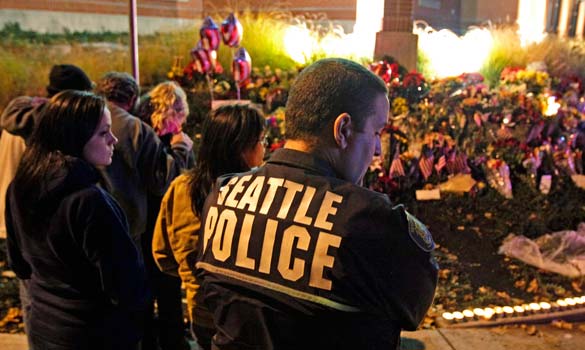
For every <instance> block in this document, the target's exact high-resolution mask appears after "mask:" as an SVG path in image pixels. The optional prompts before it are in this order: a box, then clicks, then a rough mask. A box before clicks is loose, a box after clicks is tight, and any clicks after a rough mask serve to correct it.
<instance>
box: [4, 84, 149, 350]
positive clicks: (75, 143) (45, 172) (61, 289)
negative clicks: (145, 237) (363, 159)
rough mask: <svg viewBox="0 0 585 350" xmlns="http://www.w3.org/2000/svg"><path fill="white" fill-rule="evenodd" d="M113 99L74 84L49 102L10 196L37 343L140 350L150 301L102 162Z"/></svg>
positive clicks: (110, 140) (14, 262)
mask: <svg viewBox="0 0 585 350" xmlns="http://www.w3.org/2000/svg"><path fill="white" fill-rule="evenodd" d="M110 126H111V118H110V112H109V111H108V109H107V108H106V105H105V101H104V100H103V99H102V98H101V97H98V96H96V95H93V94H91V93H88V92H81V91H73V90H66V91H64V92H61V93H59V94H57V95H55V96H53V97H52V98H51V99H50V100H49V101H48V102H47V103H46V106H45V107H44V110H43V112H42V116H41V117H40V118H39V121H38V125H37V126H36V128H35V131H34V132H33V135H32V138H31V141H30V145H29V147H27V149H26V151H25V153H24V155H23V158H22V160H21V162H20V164H19V167H18V170H17V172H16V175H15V178H14V180H13V182H12V183H11V185H10V187H9V189H8V193H7V207H6V229H7V247H8V259H9V263H10V266H11V268H12V269H13V270H14V272H15V273H16V275H17V276H18V277H19V278H20V279H22V280H24V281H25V284H26V286H27V289H28V292H29V295H30V298H31V304H30V307H29V310H27V311H28V317H27V321H26V322H27V324H26V329H27V332H28V338H29V346H30V349H33V350H34V349H49V348H50V349H132V348H135V347H136V345H137V344H138V342H139V341H140V338H141V335H142V329H141V325H140V322H139V321H140V319H141V313H142V312H143V309H144V307H145V304H146V301H147V299H148V293H147V291H146V285H145V275H144V265H143V262H142V260H141V258H140V257H139V253H138V250H137V249H136V246H135V245H134V243H133V241H132V240H131V238H130V236H129V234H128V225H127V222H126V217H125V216H124V214H123V212H122V210H121V209H120V207H119V206H118V204H117V203H116V201H115V200H114V199H113V198H112V197H111V196H110V195H109V194H108V193H107V192H106V191H104V190H103V189H102V188H101V187H100V186H99V185H98V183H99V182H100V176H99V172H98V171H97V168H98V167H105V166H107V165H109V164H110V163H111V161H112V153H113V150H114V145H115V144H116V142H117V139H116V137H115V136H114V135H113V134H112V133H111V131H110Z"/></svg>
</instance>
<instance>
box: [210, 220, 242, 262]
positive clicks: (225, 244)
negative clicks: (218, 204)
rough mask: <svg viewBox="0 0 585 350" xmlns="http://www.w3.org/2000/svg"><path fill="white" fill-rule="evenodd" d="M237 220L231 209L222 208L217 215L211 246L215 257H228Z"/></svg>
mask: <svg viewBox="0 0 585 350" xmlns="http://www.w3.org/2000/svg"><path fill="white" fill-rule="evenodd" d="M237 220H238V218H237V217H236V213H234V211H233V210H229V209H226V210H223V211H222V212H221V214H220V215H219V219H218V222H217V226H216V227H215V234H214V235H213V242H212V246H211V248H212V251H213V256H214V257H215V259H217V260H219V261H226V260H227V258H229V257H230V255H231V252H232V242H233V240H234V231H235V228H236V222H237Z"/></svg>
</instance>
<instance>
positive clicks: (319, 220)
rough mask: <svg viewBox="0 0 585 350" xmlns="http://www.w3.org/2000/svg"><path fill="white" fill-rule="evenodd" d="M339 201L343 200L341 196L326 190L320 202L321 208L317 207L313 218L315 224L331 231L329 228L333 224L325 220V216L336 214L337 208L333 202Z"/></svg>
mask: <svg viewBox="0 0 585 350" xmlns="http://www.w3.org/2000/svg"><path fill="white" fill-rule="evenodd" d="M341 201H343V197H342V196H340V195H338V194H335V193H333V192H329V191H327V192H326V193H325V197H324V198H323V202H321V208H319V213H318V214H317V217H316V218H315V226H316V227H318V228H321V229H324V230H327V231H331V229H332V228H333V224H332V223H331V222H329V221H327V217H328V216H329V215H335V214H337V208H335V207H334V206H333V203H341Z"/></svg>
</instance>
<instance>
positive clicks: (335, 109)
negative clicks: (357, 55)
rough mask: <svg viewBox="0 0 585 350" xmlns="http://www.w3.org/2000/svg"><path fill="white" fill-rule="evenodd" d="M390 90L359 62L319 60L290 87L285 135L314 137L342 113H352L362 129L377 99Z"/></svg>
mask: <svg viewBox="0 0 585 350" xmlns="http://www.w3.org/2000/svg"><path fill="white" fill-rule="evenodd" d="M387 93H388V89H387V87H386V85H385V84H384V81H383V80H382V79H380V78H379V77H378V76H377V75H375V74H374V73H372V72H371V71H370V70H368V69H367V68H366V67H364V66H362V65H361V64H359V63H357V62H354V61H351V60H347V59H343V58H326V59H322V60H319V61H316V62H315V63H313V64H311V65H310V66H308V67H307V68H305V69H304V70H303V71H302V72H301V73H300V74H299V76H298V77H297V79H296V80H295V81H294V83H293V85H292V87H291V89H290V92H289V97H288V100H287V103H286V121H285V123H286V124H285V125H286V137H287V139H297V140H314V139H316V138H318V137H319V136H320V135H321V133H322V132H323V130H325V129H326V128H328V127H329V126H332V125H333V122H334V121H335V119H336V118H337V117H338V116H339V115H340V114H342V113H349V114H350V115H351V117H352V121H353V122H354V123H355V124H356V127H357V129H358V130H363V126H364V123H365V118H367V116H368V115H371V113H372V111H373V109H374V105H373V101H374V99H376V98H377V97H378V96H379V95H380V94H387ZM329 130H330V129H329Z"/></svg>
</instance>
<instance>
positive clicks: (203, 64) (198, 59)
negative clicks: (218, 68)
mask: <svg viewBox="0 0 585 350" xmlns="http://www.w3.org/2000/svg"><path fill="white" fill-rule="evenodd" d="M191 57H192V58H193V62H195V66H196V70H197V71H198V72H199V73H202V74H207V73H209V72H210V71H211V70H212V68H213V63H212V57H211V55H210V52H209V51H208V50H206V49H204V48H203V44H202V43H201V41H200V42H199V43H198V44H197V46H196V47H195V48H194V49H193V50H191Z"/></svg>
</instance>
